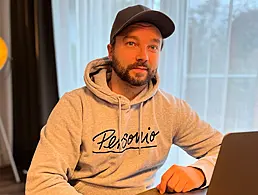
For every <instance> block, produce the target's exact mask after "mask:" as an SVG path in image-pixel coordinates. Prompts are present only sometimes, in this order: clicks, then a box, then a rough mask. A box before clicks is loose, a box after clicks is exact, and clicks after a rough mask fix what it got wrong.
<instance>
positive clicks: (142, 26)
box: [117, 22, 162, 38]
mask: <svg viewBox="0 0 258 195" xmlns="http://www.w3.org/2000/svg"><path fill="white" fill-rule="evenodd" d="M136 31H144V32H147V31H148V32H151V33H152V34H154V35H156V36H157V38H162V36H161V33H160V31H159V29H158V28H157V27H156V26H154V25H153V24H150V23H145V22H139V23H135V24H132V25H129V26H128V27H126V28H125V29H123V30H122V31H121V32H120V33H119V34H118V35H117V36H127V35H129V34H132V33H134V32H136Z"/></svg>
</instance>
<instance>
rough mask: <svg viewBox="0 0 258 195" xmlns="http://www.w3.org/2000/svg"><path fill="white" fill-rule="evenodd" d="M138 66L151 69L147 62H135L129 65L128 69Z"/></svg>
mask: <svg viewBox="0 0 258 195" xmlns="http://www.w3.org/2000/svg"><path fill="white" fill-rule="evenodd" d="M138 67H142V68H146V69H147V70H149V65H148V64H147V63H146V62H136V63H134V64H131V65H129V66H128V67H127V69H128V70H131V69H135V68H138Z"/></svg>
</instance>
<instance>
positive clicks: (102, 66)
mask: <svg viewBox="0 0 258 195" xmlns="http://www.w3.org/2000/svg"><path fill="white" fill-rule="evenodd" d="M111 65H112V61H110V60H109V58H108V57H104V58H100V59H96V60H93V61H91V62H90V63H89V64H88V65H87V67H86V69H85V73H84V81H85V84H86V87H87V88H88V89H89V90H90V91H91V92H92V93H94V94H95V95H96V96H97V97H99V98H100V99H102V100H105V101H107V102H109V103H111V104H115V105H119V99H120V101H121V106H122V109H123V107H124V106H125V105H127V106H132V105H135V104H139V103H142V102H144V101H146V100H148V99H149V98H151V97H153V96H154V95H155V94H156V92H157V90H158V86H159V76H158V73H157V74H156V76H155V78H153V79H152V80H151V81H150V82H149V84H148V88H146V89H145V90H143V91H142V92H141V93H140V94H138V95H137V96H136V97H135V98H134V99H133V100H132V101H130V100H129V99H128V98H126V97H124V96H122V95H119V94H116V93H114V92H112V91H111V89H110V88H109V87H108V84H107V83H108V81H109V80H110V78H111V71H112V68H111ZM127 106H126V107H127Z"/></svg>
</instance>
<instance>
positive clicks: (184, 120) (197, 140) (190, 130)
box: [173, 100, 223, 188]
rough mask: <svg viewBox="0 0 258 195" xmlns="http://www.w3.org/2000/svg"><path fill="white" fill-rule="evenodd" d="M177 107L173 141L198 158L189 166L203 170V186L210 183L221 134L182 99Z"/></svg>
mask: <svg viewBox="0 0 258 195" xmlns="http://www.w3.org/2000/svg"><path fill="white" fill-rule="evenodd" d="M179 108H180V109H179V113H178V115H177V116H178V120H177V121H178V127H177V131H176V133H175V135H174V137H173V142H174V144H175V145H177V146H179V147H181V148H182V149H183V150H184V151H186V152H187V153H188V154H189V155H191V156H192V157H194V158H197V159H198V160H197V161H196V162H195V163H194V164H192V165H190V166H192V167H195V168H199V169H201V170H202V171H203V173H204V175H205V179H206V182H205V185H204V186H203V188H204V187H207V186H208V185H209V184H210V180H211V176H212V173H213V170H214V166H215V163H216V160H217V156H218V153H219V149H220V145H221V142H222V138H223V135H222V134H221V133H220V132H219V131H217V130H216V129H213V128H212V127H211V126H210V125H209V124H208V123H206V122H204V121H202V120H201V119H200V118H199V116H198V114H197V113H196V112H194V111H193V110H192V109H191V108H190V106H189V105H188V104H187V103H186V102H184V101H183V100H181V101H180V105H179Z"/></svg>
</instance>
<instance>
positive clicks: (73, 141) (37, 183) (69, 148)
mask: <svg viewBox="0 0 258 195" xmlns="http://www.w3.org/2000/svg"><path fill="white" fill-rule="evenodd" d="M81 129H82V106H81V101H80V99H79V97H78V96H75V95H72V94H65V95H64V96H63V97H62V98H61V99H60V101H59V102H58V103H57V105H56V106H55V108H54V109H53V111H52V113H51V114H50V117H49V119H48V121H47V124H46V126H45V127H43V129H42V130H41V134H40V141H39V143H38V146H37V149H36V151H35V153H34V157H33V159H32V162H31V165H30V168H29V171H28V175H27V181H26V195H32V194H33V195H34V194H37V195H46V194H55V195H58V194H60V195H61V194H62V195H65V194H67V195H68V194H69V195H77V194H79V193H78V192H77V191H76V190H75V188H73V187H72V186H71V185H70V184H69V183H68V181H69V179H71V177H72V175H73V173H74V169H75V167H76V164H77V162H78V159H79V157H80V144H81Z"/></svg>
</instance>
